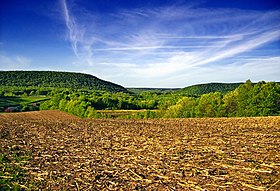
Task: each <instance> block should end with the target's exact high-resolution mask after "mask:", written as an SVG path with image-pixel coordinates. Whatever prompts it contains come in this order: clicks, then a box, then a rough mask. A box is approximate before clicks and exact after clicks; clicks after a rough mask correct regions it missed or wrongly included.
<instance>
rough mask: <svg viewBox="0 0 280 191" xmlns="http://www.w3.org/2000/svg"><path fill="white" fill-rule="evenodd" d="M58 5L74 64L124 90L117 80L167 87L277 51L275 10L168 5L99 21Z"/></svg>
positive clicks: (79, 10) (277, 12)
mask: <svg viewBox="0 0 280 191" xmlns="http://www.w3.org/2000/svg"><path fill="white" fill-rule="evenodd" d="M61 4H62V9H63V18H64V21H65V25H66V28H67V30H68V39H69V41H70V42H71V45H72V49H73V52H74V54H75V55H76V57H77V59H78V60H77V61H76V62H77V63H78V64H81V66H82V67H84V68H87V69H85V70H87V72H90V73H93V74H95V75H99V76H101V77H103V76H105V77H107V79H108V80H112V81H115V82H117V83H121V84H123V85H129V83H128V82H124V80H123V79H121V77H122V78H123V77H124V76H125V77H127V78H128V79H129V80H128V81H130V82H135V83H137V82H139V79H143V82H145V83H147V84H146V86H150V85H149V84H152V83H151V82H149V81H147V80H144V78H145V79H150V80H153V81H162V80H163V79H164V80H163V81H166V79H170V80H171V81H172V79H173V77H170V76H180V79H181V81H182V80H183V79H184V80H185V81H187V79H188V76H187V75H184V74H190V71H195V70H196V69H197V68H200V69H201V68H206V70H207V71H208V70H210V69H207V68H213V67H217V68H218V67H219V66H222V67H225V68H226V67H227V66H228V65H231V66H232V65H234V66H236V67H237V68H238V67H244V64H242V63H241V62H239V61H236V59H234V58H239V59H241V60H242V56H244V55H246V56H247V57H248V58H247V61H249V60H250V59H251V60H250V63H251V64H254V63H255V64H256V66H258V67H259V65H260V64H259V63H257V60H259V58H261V57H262V56H267V57H269V56H270V55H269V54H267V55H260V54H264V52H265V50H266V48H269V49H270V50H271V51H272V52H273V53H274V55H275V54H276V55H279V47H276V46H272V44H273V43H277V42H278V43H279V41H280V23H279V22H278V18H279V16H280V10H273V11H250V10H241V9H230V8H227V9H222V8H212V9H208V8H199V7H195V6H177V5H170V6H165V7H157V8H151V7H144V8H141V9H139V8H137V9H130V10H127V9H116V10H115V11H114V12H111V13H104V14H103V15H101V14H99V13H92V12H90V10H88V9H86V7H82V8H79V6H78V5H75V4H73V3H72V4H71V5H69V4H67V1H66V0H61ZM262 49H263V50H264V51H260V50H262ZM277 51H278V53H277ZM93 53H94V59H93ZM275 58H277V59H276V60H277V61H278V57H275ZM245 60H246V59H243V61H245ZM270 63H275V60H273V59H272V60H270V59H266V60H265V62H264V63H263V64H264V65H269V64H270ZM214 65H216V66H214ZM92 67H94V69H92ZM273 67H274V68H275V67H276V66H275V64H274V65H273ZM245 68H246V69H248V67H245ZM206 70H205V71H206ZM223 71H225V70H223ZM256 71H257V72H259V71H258V70H256ZM194 73H197V72H194ZM112 74H114V75H112ZM116 74H119V75H116ZM244 75H245V73H244ZM256 75H257V74H256ZM279 75H280V74H279ZM116 76H118V77H116ZM206 76H208V75H206ZM213 76H214V77H215V76H216V77H217V74H213ZM214 77H213V79H214ZM208 78H209V79H212V78H210V77H208ZM176 79H178V80H179V81H180V79H179V78H177V77H176ZM246 79H248V77H247V78H246ZM173 83H174V86H176V82H175V81H173ZM143 85H145V84H143ZM154 85H155V84H153V86H154ZM186 85H187V84H186Z"/></svg>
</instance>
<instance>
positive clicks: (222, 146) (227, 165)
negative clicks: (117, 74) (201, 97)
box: [0, 111, 280, 190]
mask: <svg viewBox="0 0 280 191" xmlns="http://www.w3.org/2000/svg"><path fill="white" fill-rule="evenodd" d="M0 145H1V150H2V152H13V150H15V149H12V148H17V149H19V150H23V151H31V152H32V159H31V160H30V161H29V162H27V163H24V164H20V165H21V166H22V167H23V168H25V169H26V170H27V171H28V174H29V176H30V177H31V178H32V179H34V180H35V181H37V182H39V187H40V188H41V189H43V190H45V189H50V190H280V182H279V180H280V157H279V154H280V152H279V151H280V147H279V145H280V117H257V118H201V119H155V120H122V119H93V120H89V119H78V118H76V117H74V116H71V115H68V114H65V113H62V112H58V111H43V112H29V113H16V114H1V115H0Z"/></svg>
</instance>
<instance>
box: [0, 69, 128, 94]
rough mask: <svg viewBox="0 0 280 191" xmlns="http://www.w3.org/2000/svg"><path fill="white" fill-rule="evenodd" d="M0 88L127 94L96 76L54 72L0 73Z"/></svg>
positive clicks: (117, 86)
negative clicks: (42, 88)
mask: <svg viewBox="0 0 280 191" xmlns="http://www.w3.org/2000/svg"><path fill="white" fill-rule="evenodd" d="M0 86H24V87H31V86H32V87H54V88H73V89H90V90H105V91H110V92H127V90H126V89H125V88H124V87H122V86H120V85H117V84H114V83H111V82H107V81H104V80H101V79H99V78H97V77H95V76H92V75H89V74H82V73H72V72H54V71H0Z"/></svg>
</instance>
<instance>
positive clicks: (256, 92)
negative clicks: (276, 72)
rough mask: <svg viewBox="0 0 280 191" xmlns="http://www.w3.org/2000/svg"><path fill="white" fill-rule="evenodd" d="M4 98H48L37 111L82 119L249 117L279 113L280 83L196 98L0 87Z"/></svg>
mask: <svg viewBox="0 0 280 191" xmlns="http://www.w3.org/2000/svg"><path fill="white" fill-rule="evenodd" d="M5 96H27V97H28V96H45V97H46V98H47V99H48V100H46V101H45V100H44V101H42V102H40V103H39V104H37V105H36V108H37V109H38V107H39V109H40V110H47V109H58V110H62V111H66V112H69V113H72V114H74V115H77V116H80V117H110V116H106V115H104V114H103V115H102V114H100V113H98V112H97V111H96V110H141V112H136V113H132V114H131V115H130V116H126V117H128V118H129V117H131V118H157V117H166V118H181V117H247V116H270V115H279V114H280V85H279V83H276V82H264V81H262V82H259V83H252V82H251V81H250V80H248V81H246V82H245V83H242V84H241V85H239V86H238V87H237V88H236V89H234V90H232V91H227V93H222V92H210V93H205V94H202V95H193V96H189V95H187V94H183V93H177V92H176V91H171V92H160V91H141V92H139V93H129V92H109V91H103V90H91V89H75V88H58V87H36V86H28V87H23V86H19V87H17V86H10V87H9V88H7V87H6V86H0V97H5ZM31 109H32V108H31ZM29 110H30V109H29ZM142 110H143V111H142Z"/></svg>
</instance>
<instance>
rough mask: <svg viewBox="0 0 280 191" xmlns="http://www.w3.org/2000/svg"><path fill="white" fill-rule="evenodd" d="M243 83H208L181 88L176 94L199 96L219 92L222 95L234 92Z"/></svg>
mask: <svg viewBox="0 0 280 191" xmlns="http://www.w3.org/2000/svg"><path fill="white" fill-rule="evenodd" d="M241 84H243V83H208V84H197V85H193V86H188V87H185V88H182V89H180V90H178V91H176V93H179V94H185V95H188V96H200V95H202V94H207V93H210V92H221V93H223V94H225V93H227V92H230V91H232V90H235V89H236V88H237V87H238V86H240V85H241Z"/></svg>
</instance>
